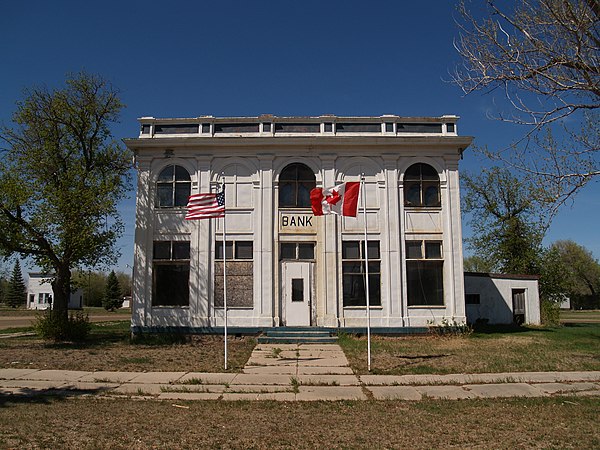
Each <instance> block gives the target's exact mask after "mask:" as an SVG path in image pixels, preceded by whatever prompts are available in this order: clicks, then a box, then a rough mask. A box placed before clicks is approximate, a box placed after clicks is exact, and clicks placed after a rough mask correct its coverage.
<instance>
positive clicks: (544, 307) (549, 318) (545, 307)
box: [540, 300, 560, 326]
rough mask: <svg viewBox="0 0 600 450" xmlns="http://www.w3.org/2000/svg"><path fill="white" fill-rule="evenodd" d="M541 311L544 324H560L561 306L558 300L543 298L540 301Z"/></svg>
mask: <svg viewBox="0 0 600 450" xmlns="http://www.w3.org/2000/svg"><path fill="white" fill-rule="evenodd" d="M540 313H541V316H542V317H541V319H542V323H543V324H544V325H550V326H558V325H560V306H559V304H558V303H557V302H553V301H550V300H542V301H541V302H540Z"/></svg>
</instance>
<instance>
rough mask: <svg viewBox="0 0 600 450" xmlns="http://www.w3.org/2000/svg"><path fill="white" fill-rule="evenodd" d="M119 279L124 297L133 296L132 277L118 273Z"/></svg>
mask: <svg viewBox="0 0 600 450" xmlns="http://www.w3.org/2000/svg"><path fill="white" fill-rule="evenodd" d="M117 278H118V280H119V285H120V286H121V293H122V294H123V295H124V296H125V295H131V275H130V274H128V273H125V272H117Z"/></svg>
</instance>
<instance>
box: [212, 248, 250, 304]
mask: <svg viewBox="0 0 600 450" xmlns="http://www.w3.org/2000/svg"><path fill="white" fill-rule="evenodd" d="M215 244H216V245H215V279H214V283H215V284H214V286H215V288H214V300H215V307H216V308H222V307H223V306H224V298H223V242H216V243H215ZM225 250H226V251H225V254H226V255H227V260H226V264H225V268H226V270H227V274H226V275H227V307H228V308H252V307H253V306H254V298H253V296H254V262H253V261H252V258H253V255H252V252H253V245H252V241H227V242H226V243H225Z"/></svg>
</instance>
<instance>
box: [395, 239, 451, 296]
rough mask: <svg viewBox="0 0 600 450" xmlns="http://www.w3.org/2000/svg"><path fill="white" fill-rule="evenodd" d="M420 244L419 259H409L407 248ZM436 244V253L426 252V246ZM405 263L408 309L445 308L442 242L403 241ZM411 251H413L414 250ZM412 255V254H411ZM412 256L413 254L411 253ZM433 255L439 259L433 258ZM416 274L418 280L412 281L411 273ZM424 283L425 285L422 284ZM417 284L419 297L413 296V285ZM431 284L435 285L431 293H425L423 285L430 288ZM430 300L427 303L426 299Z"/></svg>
mask: <svg viewBox="0 0 600 450" xmlns="http://www.w3.org/2000/svg"><path fill="white" fill-rule="evenodd" d="M415 243H419V244H420V249H421V250H420V255H417V256H419V257H413V256H412V254H411V255H410V256H411V257H409V251H408V248H409V246H413V247H414V249H416V246H414V245H413V244H415ZM433 244H436V245H437V247H438V249H439V250H438V251H435V252H432V251H431V250H429V251H428V250H427V248H428V246H429V248H430V249H431V246H432V245H433ZM405 248H406V249H407V250H406V254H405V261H406V304H407V306H408V307H409V308H439V307H445V305H446V304H445V292H444V251H443V241H442V240H435V239H410V240H406V241H405ZM414 249H413V250H414ZM411 253H412V252H411ZM413 254H414V253H413ZM433 255H435V256H437V255H439V257H433ZM415 272H416V273H417V274H418V279H412V278H411V276H412V274H413V273H415ZM424 281H425V283H424ZM416 282H419V285H420V286H421V288H420V289H419V290H418V291H419V293H420V295H418V296H417V295H414V291H413V289H414V285H413V283H416ZM431 282H433V283H435V285H436V286H434V290H433V291H425V290H424V288H423V287H424V285H425V284H427V287H429V286H431ZM428 298H429V299H431V301H428V300H427V299H428Z"/></svg>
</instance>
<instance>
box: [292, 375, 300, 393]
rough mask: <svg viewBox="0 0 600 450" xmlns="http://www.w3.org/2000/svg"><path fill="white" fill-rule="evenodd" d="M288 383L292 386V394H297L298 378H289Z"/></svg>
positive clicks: (298, 390)
mask: <svg viewBox="0 0 600 450" xmlns="http://www.w3.org/2000/svg"><path fill="white" fill-rule="evenodd" d="M290 383H291V385H292V392H293V393H294V394H297V393H298V392H300V382H299V381H298V378H296V377H291V378H290Z"/></svg>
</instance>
